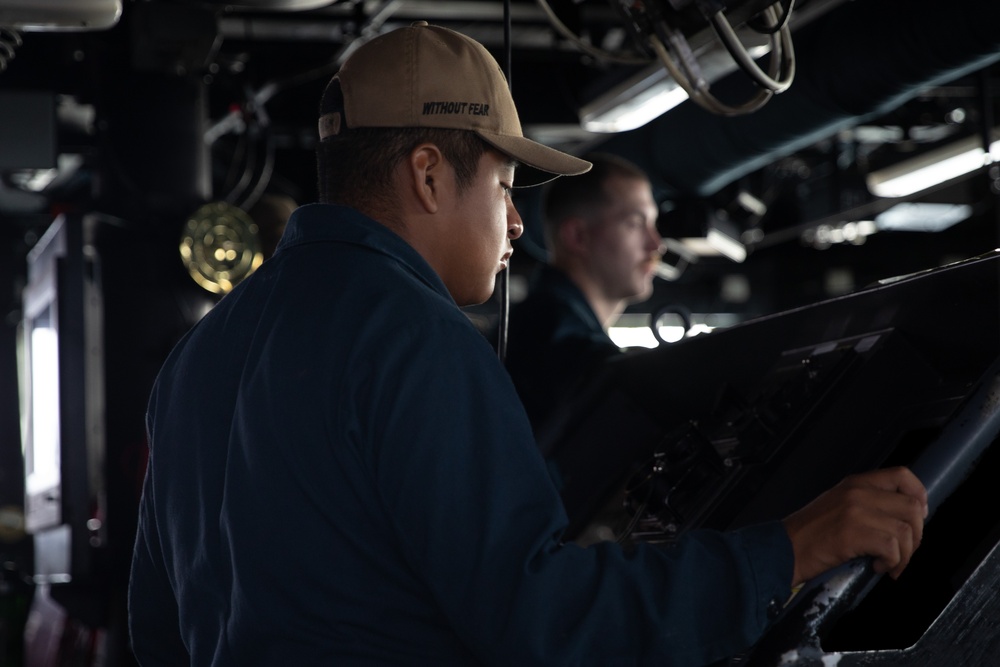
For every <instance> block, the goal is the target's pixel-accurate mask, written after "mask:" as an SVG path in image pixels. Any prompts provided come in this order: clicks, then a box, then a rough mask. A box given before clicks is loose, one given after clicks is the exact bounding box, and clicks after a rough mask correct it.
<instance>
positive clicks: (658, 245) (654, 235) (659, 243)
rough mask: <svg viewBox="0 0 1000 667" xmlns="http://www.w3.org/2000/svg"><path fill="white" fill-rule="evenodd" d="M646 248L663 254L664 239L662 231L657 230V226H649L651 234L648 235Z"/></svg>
mask: <svg viewBox="0 0 1000 667" xmlns="http://www.w3.org/2000/svg"><path fill="white" fill-rule="evenodd" d="M646 248H648V249H649V251H650V252H655V253H657V254H660V255H662V254H663V239H662V238H661V237H660V233H659V232H658V231H657V230H656V227H655V226H653V227H650V228H649V235H648V236H647V237H646Z"/></svg>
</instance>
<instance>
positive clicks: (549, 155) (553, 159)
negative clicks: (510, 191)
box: [475, 130, 593, 188]
mask: <svg viewBox="0 0 1000 667" xmlns="http://www.w3.org/2000/svg"><path fill="white" fill-rule="evenodd" d="M475 132H476V134H478V135H479V136H480V137H482V138H483V140H484V141H486V143H488V144H490V145H491V146H493V147H494V148H496V149H497V150H498V151H500V152H501V153H504V154H505V155H509V156H510V157H512V158H514V159H515V160H517V161H518V162H519V163H520V166H519V167H518V169H517V175H516V176H515V178H514V187H516V188H524V187H530V186H533V185H542V184H543V183H548V182H549V181H551V180H553V179H555V178H558V177H559V176H578V175H580V174H584V173H586V172H588V171H590V168H591V167H592V166H593V165H592V164H591V163H590V162H587V161H586V160H581V159H580V158H578V157H573V156H572V155H569V154H568V153H563V152H562V151H558V150H556V149H554V148H549V147H548V146H545V145H544V144H540V143H538V142H537V141H532V140H531V139H527V138H525V137H512V136H509V135H499V134H492V133H490V132H484V131H482V130H475Z"/></svg>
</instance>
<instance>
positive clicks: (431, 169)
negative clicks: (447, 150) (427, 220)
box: [407, 144, 445, 213]
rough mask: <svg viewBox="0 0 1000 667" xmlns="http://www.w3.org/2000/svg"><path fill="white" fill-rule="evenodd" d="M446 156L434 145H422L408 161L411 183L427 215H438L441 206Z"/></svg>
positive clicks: (412, 152) (414, 150) (413, 152)
mask: <svg viewBox="0 0 1000 667" xmlns="http://www.w3.org/2000/svg"><path fill="white" fill-rule="evenodd" d="M444 163H445V161H444V156H443V155H442V154H441V150H440V149H439V148H438V147H437V146H435V145H434V144H420V145H419V146H417V147H416V148H414V149H413V150H412V151H411V152H410V158H409V160H408V161H407V166H408V168H409V183H410V187H411V188H412V189H413V193H414V194H415V195H416V198H417V200H418V201H419V202H420V204H421V205H422V206H423V208H424V210H425V211H426V212H427V213H437V210H438V207H439V206H440V201H439V200H440V196H441V178H442V171H443V167H444Z"/></svg>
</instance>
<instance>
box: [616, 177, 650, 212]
mask: <svg viewBox="0 0 1000 667" xmlns="http://www.w3.org/2000/svg"><path fill="white" fill-rule="evenodd" d="M603 190H604V194H605V209H607V210H612V211H638V212H642V213H646V214H648V215H651V216H652V217H656V213H657V212H658V208H657V206H656V201H655V200H654V199H653V189H652V187H651V186H650V184H649V181H647V180H644V179H641V178H632V177H628V176H618V175H614V176H609V177H608V178H607V179H606V180H605V181H604V185H603Z"/></svg>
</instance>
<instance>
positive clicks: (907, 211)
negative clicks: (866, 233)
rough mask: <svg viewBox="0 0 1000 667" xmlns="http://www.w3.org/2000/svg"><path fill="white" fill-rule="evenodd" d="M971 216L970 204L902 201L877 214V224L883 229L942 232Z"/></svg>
mask: <svg viewBox="0 0 1000 667" xmlns="http://www.w3.org/2000/svg"><path fill="white" fill-rule="evenodd" d="M971 216H972V207H971V206H969V205H968V204H933V203H928V202H902V203H899V204H896V205H895V206H893V207H892V208H888V209H886V210H884V211H882V212H881V213H879V214H878V215H877V216H875V226H876V227H877V228H878V229H879V230H883V231H896V232H942V231H944V230H946V229H948V228H949V227H951V226H952V225H955V224H958V223H959V222H962V221H963V220H966V219H968V218H969V217H971Z"/></svg>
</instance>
